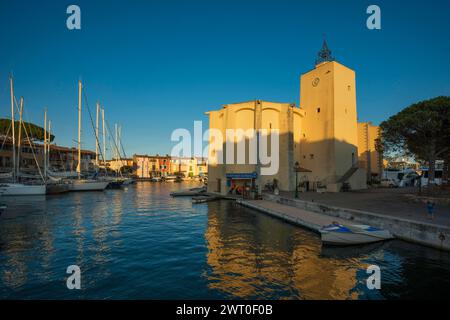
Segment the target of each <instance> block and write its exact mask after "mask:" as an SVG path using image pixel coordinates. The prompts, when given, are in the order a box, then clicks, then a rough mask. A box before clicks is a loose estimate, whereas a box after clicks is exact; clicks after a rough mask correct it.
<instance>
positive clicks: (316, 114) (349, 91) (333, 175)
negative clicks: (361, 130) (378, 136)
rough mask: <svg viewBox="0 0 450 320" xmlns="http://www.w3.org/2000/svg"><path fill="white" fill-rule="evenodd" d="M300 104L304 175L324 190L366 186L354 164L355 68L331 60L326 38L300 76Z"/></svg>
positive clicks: (301, 157)
mask: <svg viewBox="0 0 450 320" xmlns="http://www.w3.org/2000/svg"><path fill="white" fill-rule="evenodd" d="M300 107H301V108H302V109H303V110H304V112H305V118H304V120H303V126H302V134H301V138H302V146H301V148H300V157H299V158H300V166H301V167H302V168H305V169H308V170H310V171H311V172H309V173H306V174H305V176H304V177H303V179H306V180H307V181H308V182H309V184H310V186H311V184H313V185H316V184H317V182H319V184H321V185H325V186H327V191H335V192H336V191H340V189H341V187H342V185H343V183H344V182H348V183H350V186H351V188H352V189H361V188H365V187H366V180H365V177H364V174H363V177H362V178H361V177H360V176H361V175H360V173H359V172H358V166H357V158H358V152H357V145H358V129H357V116H356V86H355V72H354V71H353V70H351V69H350V68H348V67H346V66H344V65H342V64H340V63H338V62H336V61H335V60H334V58H333V57H332V55H331V50H330V49H329V48H328V45H327V43H326V42H325V41H324V42H323V46H322V49H321V50H320V51H319V53H318V57H317V60H316V65H315V68H314V69H313V70H311V71H309V72H307V73H305V74H303V75H302V76H301V78H300ZM362 171H363V172H364V170H362Z"/></svg>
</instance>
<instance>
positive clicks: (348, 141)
mask: <svg viewBox="0 0 450 320" xmlns="http://www.w3.org/2000/svg"><path fill="white" fill-rule="evenodd" d="M207 115H208V116H209V126H210V129H214V130H211V131H210V141H209V142H210V144H209V145H210V148H209V168H208V172H209V181H208V191H210V192H219V193H221V194H226V193H228V192H229V190H230V188H232V187H234V186H236V185H241V186H243V185H247V186H249V187H254V188H255V189H257V190H258V192H261V190H262V189H263V188H264V186H265V185H266V184H267V183H271V182H272V183H275V184H276V185H277V186H278V188H279V189H280V190H282V191H294V190H295V189H296V188H297V187H298V186H299V185H300V186H302V187H304V189H305V190H316V189H319V188H321V189H326V191H330V192H338V191H340V190H342V189H343V188H350V189H353V190H357V189H364V188H366V187H367V170H368V169H367V168H366V167H365V166H366V165H367V163H364V162H362V161H358V155H359V154H358V145H359V141H358V124H357V112H356V81H355V72H354V71H353V70H351V69H350V68H348V67H346V66H344V65H342V64H340V63H338V62H336V61H334V58H332V56H331V51H330V50H329V49H328V47H327V45H326V43H325V42H324V45H323V47H322V50H321V51H320V52H319V56H318V59H317V61H316V65H315V68H314V69H312V70H310V71H308V72H306V73H305V74H303V75H301V77H300V107H297V106H295V104H292V103H277V102H268V101H261V100H254V101H248V102H242V103H233V104H227V105H225V106H223V108H221V109H220V110H216V111H210V112H207ZM227 129H243V130H248V129H253V130H255V131H258V130H261V129H263V130H266V134H267V135H269V136H271V135H272V134H273V133H274V132H278V135H279V149H278V150H276V149H274V150H273V151H274V152H272V151H271V147H272V146H271V142H270V141H271V139H269V138H268V139H262V140H267V141H268V148H267V149H268V150H269V153H270V155H271V157H272V160H274V159H275V158H276V157H277V159H278V165H277V167H278V168H277V169H278V170H277V171H276V173H273V174H269V175H264V174H263V171H264V170H263V169H264V168H265V167H266V166H267V165H266V166H264V165H262V164H261V161H260V159H258V160H257V161H256V162H252V161H250V155H249V154H248V151H249V150H250V139H247V137H244V138H242V137H238V136H234V137H229V136H227V135H226V130H227ZM213 131H219V132H221V133H222V136H223V137H224V139H223V141H222V142H223V143H222V144H220V143H218V142H217V141H216V139H217V137H216V136H215V133H214V132H213ZM377 138H378V136H376V135H371V136H370V137H368V139H371V141H370V142H367V143H368V144H369V145H372V144H373V143H375V142H374V141H375V139H377ZM243 139H245V141H244V143H245V151H246V155H245V157H246V158H245V162H244V163H239V164H237V161H234V162H232V163H230V162H229V161H227V152H230V151H231V150H232V148H230V150H228V151H227V148H226V142H231V143H232V144H234V145H235V146H234V149H235V150H237V149H238V146H239V145H240V142H242V141H243ZM247 140H249V141H247ZM262 140H261V135H259V138H258V139H257V143H258V151H259V150H260V148H261V146H260V142H261V141H262ZM258 153H259V152H258ZM272 153H273V154H272ZM233 156H234V157H235V156H236V152H234V154H233ZM230 158H231V156H230ZM234 160H235V159H234Z"/></svg>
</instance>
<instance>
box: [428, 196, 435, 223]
mask: <svg viewBox="0 0 450 320" xmlns="http://www.w3.org/2000/svg"><path fill="white" fill-rule="evenodd" d="M434 206H435V203H434V202H433V201H430V200H428V201H427V210H428V219H430V220H433V219H434Z"/></svg>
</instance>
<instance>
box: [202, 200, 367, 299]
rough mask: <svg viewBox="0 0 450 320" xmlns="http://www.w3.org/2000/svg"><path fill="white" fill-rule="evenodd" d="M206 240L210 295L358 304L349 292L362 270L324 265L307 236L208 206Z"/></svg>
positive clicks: (332, 262)
mask: <svg viewBox="0 0 450 320" xmlns="http://www.w3.org/2000/svg"><path fill="white" fill-rule="evenodd" d="M223 206H225V207H226V208H223ZM205 238H206V241H207V247H208V255H207V262H208V264H209V266H210V267H211V269H212V272H211V273H210V274H208V280H209V287H210V288H211V289H217V290H221V291H223V292H225V293H226V294H228V295H230V296H234V297H238V298H245V299H252V298H257V297H260V296H261V295H262V296H264V297H265V298H290V299H291V298H302V299H347V298H352V299H356V298H358V293H357V292H354V291H352V290H353V289H354V287H355V285H356V272H357V270H358V269H359V268H362V267H364V264H363V263H361V262H360V261H359V260H355V261H354V263H353V264H352V265H351V266H349V265H347V264H342V263H341V262H340V260H339V259H322V258H321V257H320V253H321V245H320V241H319V239H318V238H317V236H315V235H314V234H312V233H309V232H307V231H304V230H299V229H298V228H296V227H293V226H289V225H286V224H284V223H281V222H280V221H278V220H276V219H272V218H269V217H266V216H263V215H261V214H260V213H258V212H251V211H249V210H248V209H243V208H241V207H238V206H236V205H234V204H232V203H229V202H228V203H221V204H220V205H214V204H213V205H210V212H209V215H208V226H207V229H206V232H205Z"/></svg>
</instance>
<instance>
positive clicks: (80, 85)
mask: <svg viewBox="0 0 450 320" xmlns="http://www.w3.org/2000/svg"><path fill="white" fill-rule="evenodd" d="M82 87H83V85H82V84H81V80H80V81H78V164H77V173H78V179H80V178H81V90H82Z"/></svg>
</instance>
